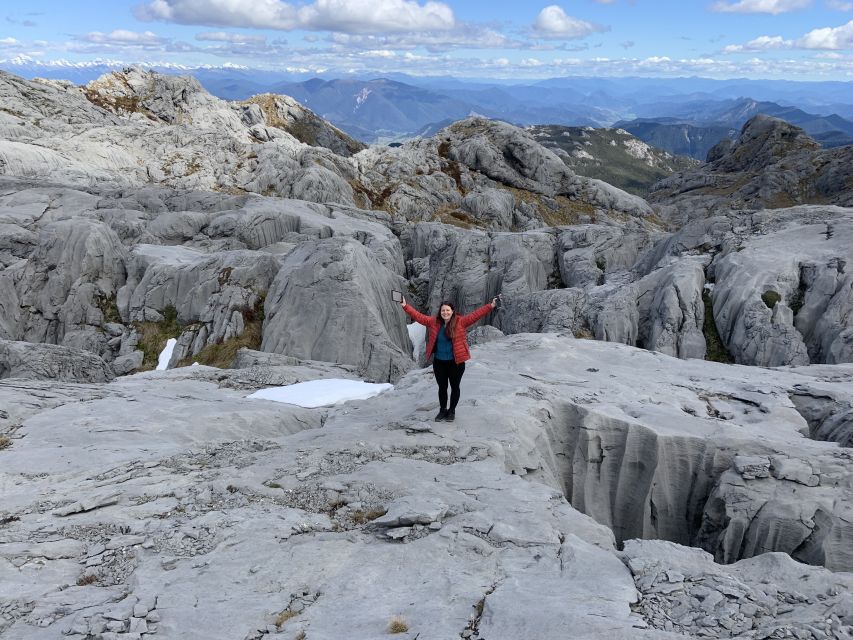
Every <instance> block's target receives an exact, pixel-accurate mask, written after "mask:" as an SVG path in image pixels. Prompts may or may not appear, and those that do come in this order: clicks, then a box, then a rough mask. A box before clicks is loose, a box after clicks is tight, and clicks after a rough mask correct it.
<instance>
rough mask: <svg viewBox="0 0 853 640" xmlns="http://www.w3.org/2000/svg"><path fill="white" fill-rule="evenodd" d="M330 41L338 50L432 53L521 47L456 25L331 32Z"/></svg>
mask: <svg viewBox="0 0 853 640" xmlns="http://www.w3.org/2000/svg"><path fill="white" fill-rule="evenodd" d="M329 39H330V41H331V42H333V43H334V44H335V45H337V46H338V47H339V48H342V49H353V50H358V49H367V50H370V49H415V48H417V47H424V48H426V49H427V50H429V51H432V52H441V51H446V50H448V49H522V48H524V47H525V43H524V42H522V41H520V40H512V39H510V38H508V37H507V36H505V35H504V34H502V33H498V32H497V31H494V30H492V29H488V28H483V27H479V26H473V25H471V26H469V25H460V27H459V28H457V29H454V30H452V31H434V32H423V33H401V34H389V35H364V34H355V35H352V34H348V33H334V34H332V35H331V36H330V38H329Z"/></svg>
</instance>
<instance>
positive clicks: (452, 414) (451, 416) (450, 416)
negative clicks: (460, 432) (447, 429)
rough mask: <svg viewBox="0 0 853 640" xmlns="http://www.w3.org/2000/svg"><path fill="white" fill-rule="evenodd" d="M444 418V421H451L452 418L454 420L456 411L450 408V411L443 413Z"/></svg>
mask: <svg viewBox="0 0 853 640" xmlns="http://www.w3.org/2000/svg"><path fill="white" fill-rule="evenodd" d="M444 420H445V421H446V422H453V421H454V420H456V412H455V411H454V410H453V409H451V410H450V411H448V412H447V413H445V414H444Z"/></svg>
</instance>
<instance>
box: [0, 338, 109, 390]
mask: <svg viewBox="0 0 853 640" xmlns="http://www.w3.org/2000/svg"><path fill="white" fill-rule="evenodd" d="M114 377H115V373H114V369H113V368H112V367H111V366H110V365H109V364H107V363H106V362H104V360H103V359H102V358H100V357H99V356H97V355H95V354H94V353H91V352H89V351H83V350H81V349H74V348H71V347H62V346H59V345H53V344H36V343H32V342H12V341H10V340H2V339H0V378H23V379H27V380H62V381H65V382H109V381H110V380H112V379H113V378H114Z"/></svg>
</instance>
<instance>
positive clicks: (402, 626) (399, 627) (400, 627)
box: [388, 616, 409, 633]
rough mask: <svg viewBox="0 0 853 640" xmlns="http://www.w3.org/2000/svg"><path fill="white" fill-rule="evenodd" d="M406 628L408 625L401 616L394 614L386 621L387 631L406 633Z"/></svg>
mask: <svg viewBox="0 0 853 640" xmlns="http://www.w3.org/2000/svg"><path fill="white" fill-rule="evenodd" d="M408 630H409V625H408V624H406V621H405V620H403V618H402V617H401V616H394V617H393V618H391V622H389V623H388V633H406V631H408Z"/></svg>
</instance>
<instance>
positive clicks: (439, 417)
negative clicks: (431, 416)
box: [435, 409, 447, 422]
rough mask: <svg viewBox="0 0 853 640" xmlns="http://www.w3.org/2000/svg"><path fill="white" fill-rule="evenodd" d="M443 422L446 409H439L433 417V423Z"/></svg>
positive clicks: (445, 416)
mask: <svg viewBox="0 0 853 640" xmlns="http://www.w3.org/2000/svg"><path fill="white" fill-rule="evenodd" d="M445 420H447V409H439V410H438V413H437V414H436V416H435V421H436V422H444V421H445Z"/></svg>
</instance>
